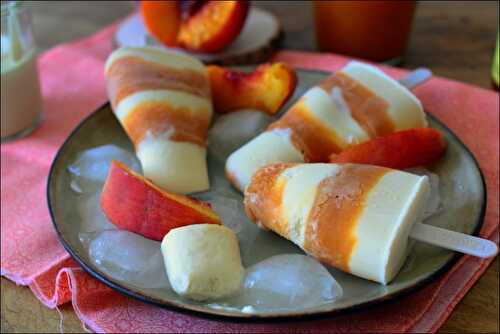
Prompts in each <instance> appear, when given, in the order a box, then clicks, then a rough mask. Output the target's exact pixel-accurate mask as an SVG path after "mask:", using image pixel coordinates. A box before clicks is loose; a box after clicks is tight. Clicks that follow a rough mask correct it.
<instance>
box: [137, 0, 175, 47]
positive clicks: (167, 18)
mask: <svg viewBox="0 0 500 334" xmlns="http://www.w3.org/2000/svg"><path fill="white" fill-rule="evenodd" d="M141 15H142V18H143V20H144V24H145V26H146V29H147V30H148V31H149V33H150V34H151V35H152V36H154V37H156V38H157V39H158V40H159V41H160V42H161V43H163V44H165V45H167V46H170V47H174V46H177V35H178V33H179V30H180V27H181V9H180V6H179V3H178V2H177V1H141Z"/></svg>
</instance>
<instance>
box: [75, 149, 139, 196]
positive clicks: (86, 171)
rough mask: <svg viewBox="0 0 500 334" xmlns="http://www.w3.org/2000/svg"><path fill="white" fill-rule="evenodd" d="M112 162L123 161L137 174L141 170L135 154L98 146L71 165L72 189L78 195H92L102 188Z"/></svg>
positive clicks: (79, 156) (80, 156)
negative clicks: (91, 193)
mask: <svg viewBox="0 0 500 334" xmlns="http://www.w3.org/2000/svg"><path fill="white" fill-rule="evenodd" d="M112 160H118V161H121V162H123V163H124V164H126V165H127V166H128V167H129V168H131V169H132V170H135V171H137V172H140V170H141V166H140V163H139V161H138V160H137V158H136V157H135V155H134V154H133V153H131V152H128V151H126V150H124V149H122V148H120V147H118V146H115V145H102V146H97V147H94V148H91V149H89V150H86V151H84V152H82V153H81V154H80V155H78V156H77V157H76V159H75V161H74V162H73V163H72V164H71V165H69V167H68V172H69V174H70V177H71V180H70V186H71V189H72V190H73V191H75V192H77V193H90V192H94V191H95V190H96V189H99V188H100V187H102V185H103V184H104V181H106V177H107V176H108V171H109V167H110V166H111V161H112Z"/></svg>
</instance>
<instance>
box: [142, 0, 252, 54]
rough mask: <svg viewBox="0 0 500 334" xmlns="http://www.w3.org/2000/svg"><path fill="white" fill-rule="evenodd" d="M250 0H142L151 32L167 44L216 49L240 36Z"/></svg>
mask: <svg viewBox="0 0 500 334" xmlns="http://www.w3.org/2000/svg"><path fill="white" fill-rule="evenodd" d="M249 6H250V5H249V2H248V1H241V0H238V1H186V0H184V1H141V15H142V17H143V19H144V23H145V25H146V28H147V29H148V31H149V33H150V34H151V35H153V36H154V37H156V38H157V39H158V40H159V41H160V42H162V43H163V44H165V45H167V46H180V47H182V48H184V49H187V50H191V51H195V52H206V53H215V52H218V51H221V50H223V49H224V48H225V47H226V46H228V45H229V44H231V42H232V41H234V40H235V39H236V37H238V35H239V33H240V32H241V29H243V25H244V24H245V20H246V18H247V14H248V9H249Z"/></svg>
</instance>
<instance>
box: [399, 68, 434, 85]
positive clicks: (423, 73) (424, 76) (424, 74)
mask: <svg viewBox="0 0 500 334" xmlns="http://www.w3.org/2000/svg"><path fill="white" fill-rule="evenodd" d="M431 77H432V72H431V70H429V69H428V68H424V67H421V68H417V69H416V70H414V71H411V72H410V73H408V74H407V75H406V76H404V77H403V78H401V79H399V80H398V82H399V83H400V84H401V85H403V86H405V87H406V88H408V89H413V88H415V87H417V86H418V85H421V84H423V83H424V82H426V81H427V80H429V79H430V78H431Z"/></svg>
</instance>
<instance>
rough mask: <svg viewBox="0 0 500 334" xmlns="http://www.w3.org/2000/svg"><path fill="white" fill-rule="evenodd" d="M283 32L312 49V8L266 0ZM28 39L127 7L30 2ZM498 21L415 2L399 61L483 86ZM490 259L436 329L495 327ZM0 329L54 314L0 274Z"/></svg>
mask: <svg viewBox="0 0 500 334" xmlns="http://www.w3.org/2000/svg"><path fill="white" fill-rule="evenodd" d="M257 5H258V6H261V7H264V8H266V9H269V10H270V11H272V12H274V13H275V14H276V15H277V16H278V17H279V18H280V20H281V22H282V24H283V27H284V29H285V33H286V37H285V39H284V41H283V47H284V48H288V49H297V50H309V51H315V50H316V47H315V41H314V31H313V21H312V11H311V8H310V7H311V6H310V4H309V3H305V2H285V1H284V2H279V3H277V2H273V1H270V2H266V3H257ZM30 6H31V7H32V9H33V13H34V24H35V27H36V33H35V39H36V41H37V43H38V45H39V47H40V48H41V50H46V49H48V48H50V47H53V46H54V45H57V44H58V43H62V42H67V41H70V40H72V39H75V38H79V37H83V36H86V35H89V34H91V33H93V32H95V31H97V30H99V29H100V28H102V27H103V26H104V25H106V24H108V23H111V22H113V21H114V20H116V19H118V18H120V17H123V16H124V15H126V14H127V13H129V12H130V10H131V8H132V6H131V2H129V1H126V2H114V1H101V2H92V3H85V2H83V1H65V2H52V1H50V2H43V3H42V2H41V1H40V2H34V3H31V4H30ZM497 26H498V2H479V1H478V2H458V1H453V2H451V1H450V2H433V3H429V2H425V3H424V2H422V3H420V5H419V7H418V10H417V14H416V20H415V23H414V29H413V33H412V37H411V40H410V45H409V48H408V54H407V57H406V63H405V65H404V66H405V67H409V68H415V67H418V66H426V67H428V68H430V69H431V70H432V71H433V72H434V73H435V74H436V75H440V76H444V77H448V78H452V79H456V80H460V81H463V82H467V83H471V84H475V85H478V86H481V87H484V88H491V81H490V69H491V60H492V56H493V49H494V43H495V40H496V34H497ZM498 266H499V263H498V258H497V259H496V260H495V261H494V262H493V264H492V265H491V266H490V268H489V269H488V270H487V271H486V273H485V274H484V276H483V277H481V279H480V280H479V281H478V282H477V284H476V285H475V286H474V287H473V288H472V289H471V290H470V292H469V293H468V294H467V295H466V296H465V298H464V299H463V300H462V302H461V303H460V304H459V305H458V306H457V308H456V309H455V311H454V312H453V314H452V315H451V317H450V318H449V319H448V321H447V322H446V323H445V324H444V326H443V327H442V328H441V331H442V332H475V333H477V332H490V333H491V332H499V323H498V313H499V309H498V300H499V297H498V293H499V292H498V282H499V280H498V277H499V271H498ZM1 288H2V294H1V303H2V304H1V306H2V308H1V331H2V332H58V331H59V315H58V313H57V312H56V311H55V310H50V309H48V308H46V307H45V306H43V305H42V304H41V303H40V302H39V301H38V300H37V299H36V298H35V297H34V296H33V294H32V293H31V291H30V290H29V289H28V288H26V287H16V286H15V284H13V283H12V282H10V281H8V280H6V279H5V278H2V279H1ZM61 311H62V314H63V315H64V321H63V328H64V331H66V332H81V331H82V326H81V323H80V321H79V320H78V318H77V317H76V316H75V314H74V312H73V310H72V308H71V305H64V306H63V307H61Z"/></svg>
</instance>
